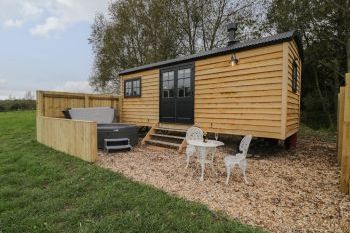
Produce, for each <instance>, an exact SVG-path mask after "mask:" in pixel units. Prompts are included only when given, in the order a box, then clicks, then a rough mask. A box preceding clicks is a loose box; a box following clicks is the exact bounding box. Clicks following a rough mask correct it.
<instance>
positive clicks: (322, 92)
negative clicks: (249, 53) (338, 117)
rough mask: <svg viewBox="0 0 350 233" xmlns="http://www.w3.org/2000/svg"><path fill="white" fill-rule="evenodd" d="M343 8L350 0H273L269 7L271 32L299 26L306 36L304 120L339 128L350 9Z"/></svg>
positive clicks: (268, 22)
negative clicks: (339, 101) (336, 117)
mask: <svg viewBox="0 0 350 233" xmlns="http://www.w3.org/2000/svg"><path fill="white" fill-rule="evenodd" d="M340 6H342V7H340ZM341 8H344V9H348V8H349V0H335V1H333V0H332V1H331V0H327V1H319V0H311V1H310V0H272V1H271V4H270V5H269V7H268V14H267V20H266V28H267V29H268V31H277V32H281V31H288V30H292V29H297V30H298V31H299V32H300V34H301V36H302V37H303V41H304V55H305V59H304V66H303V67H304V69H303V71H304V72H303V82H302V87H303V88H302V103H303V106H302V107H303V119H304V120H306V122H308V123H310V124H315V123H319V124H315V126H317V127H320V126H328V127H331V128H334V127H335V123H334V122H335V113H336V107H337V106H336V105H337V93H338V88H339V84H340V83H341V80H342V79H343V74H344V72H345V70H346V57H347V55H346V46H345V45H346V43H345V42H346V40H347V37H348V34H349V33H348V31H349V29H348V27H349V26H348V24H349V16H348V15H347V16H346V17H344V16H345V15H346V14H348V13H346V12H348V10H344V9H341ZM344 12H345V13H344ZM318 106H319V107H318ZM317 109H321V111H319V110H317ZM320 121H321V122H320Z"/></svg>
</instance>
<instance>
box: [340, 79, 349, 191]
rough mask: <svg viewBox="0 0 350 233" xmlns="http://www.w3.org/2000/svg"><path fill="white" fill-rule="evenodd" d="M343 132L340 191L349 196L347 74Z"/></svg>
mask: <svg viewBox="0 0 350 233" xmlns="http://www.w3.org/2000/svg"><path fill="white" fill-rule="evenodd" d="M342 127H343V132H342V134H343V135H342V150H341V151H342V158H341V176H340V190H341V191H342V192H344V193H346V194H349V180H350V73H348V74H346V80H345V88H344V121H343V125H342Z"/></svg>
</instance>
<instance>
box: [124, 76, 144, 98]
mask: <svg viewBox="0 0 350 233" xmlns="http://www.w3.org/2000/svg"><path fill="white" fill-rule="evenodd" d="M134 81H139V83H140V86H139V89H140V90H139V94H138V95H134V94H133V93H134ZM127 83H131V95H126V84H127ZM141 90H142V85H141V77H137V78H132V79H126V80H124V98H138V97H141Z"/></svg>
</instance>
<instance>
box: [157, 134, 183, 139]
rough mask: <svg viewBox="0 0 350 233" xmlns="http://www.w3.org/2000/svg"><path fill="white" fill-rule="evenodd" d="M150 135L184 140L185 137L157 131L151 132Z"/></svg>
mask: <svg viewBox="0 0 350 233" xmlns="http://www.w3.org/2000/svg"><path fill="white" fill-rule="evenodd" d="M151 136H156V137H163V138H173V139H179V140H184V139H185V137H180V136H174V135H168V134H158V133H153V134H151Z"/></svg>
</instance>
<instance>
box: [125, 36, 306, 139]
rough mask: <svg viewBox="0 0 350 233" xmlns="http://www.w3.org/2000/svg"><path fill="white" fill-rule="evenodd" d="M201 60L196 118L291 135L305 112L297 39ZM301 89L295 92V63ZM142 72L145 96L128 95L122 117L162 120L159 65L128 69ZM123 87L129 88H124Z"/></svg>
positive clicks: (225, 129) (214, 128) (241, 130)
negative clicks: (301, 96)
mask: <svg viewBox="0 0 350 233" xmlns="http://www.w3.org/2000/svg"><path fill="white" fill-rule="evenodd" d="M235 55H236V57H237V58H238V59H239V62H238V64H237V65H234V66H232V65H231V56H232V54H227V55H220V56H214V57H209V58H204V59H200V60H197V61H195V72H194V73H195V84H194V93H195V97H194V122H195V124H196V125H198V126H199V127H201V128H203V129H204V130H206V131H208V132H219V133H226V134H235V135H245V134H252V135H254V136H257V137H265V138H276V139H285V138H286V137H288V136H290V135H292V134H293V133H295V132H297V131H298V129H299V118H300V86H301V68H302V67H301V60H300V55H299V52H298V50H297V46H296V44H295V42H294V41H291V42H283V43H279V44H275V45H270V46H265V47H260V48H255V49H249V50H245V51H240V52H235ZM294 60H295V61H296V62H297V65H298V81H297V85H298V91H297V92H296V93H293V92H292V79H291V78H292V64H293V61H294ZM135 77H141V82H142V97H141V98H135V99H129V98H128V99H123V110H122V116H123V117H122V121H123V122H127V123H134V124H138V125H145V126H146V125H147V126H152V125H154V124H156V123H158V122H159V78H160V77H159V69H152V70H147V71H142V72H136V73H133V74H128V75H123V76H122V78H123V80H128V79H132V78H135ZM122 90H123V88H122Z"/></svg>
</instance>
